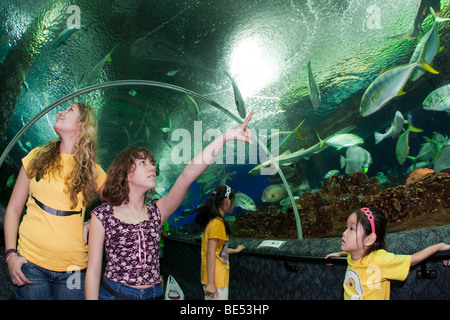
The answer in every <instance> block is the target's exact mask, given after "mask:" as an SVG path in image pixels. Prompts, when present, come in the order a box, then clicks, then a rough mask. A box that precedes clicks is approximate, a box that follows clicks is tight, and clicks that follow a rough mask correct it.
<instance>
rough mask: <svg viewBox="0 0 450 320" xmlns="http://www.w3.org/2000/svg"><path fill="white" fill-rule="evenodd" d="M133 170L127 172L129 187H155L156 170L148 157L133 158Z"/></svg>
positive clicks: (149, 188) (147, 188)
mask: <svg viewBox="0 0 450 320" xmlns="http://www.w3.org/2000/svg"><path fill="white" fill-rule="evenodd" d="M134 165H135V167H136V168H135V170H134V171H131V172H129V173H128V185H129V186H130V188H131V187H132V186H134V187H140V188H144V189H146V190H151V189H154V188H155V185H156V170H155V166H154V165H153V163H152V162H151V161H150V160H149V159H135V160H134Z"/></svg>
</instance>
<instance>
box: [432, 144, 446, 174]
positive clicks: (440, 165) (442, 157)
mask: <svg viewBox="0 0 450 320" xmlns="http://www.w3.org/2000/svg"><path fill="white" fill-rule="evenodd" d="M447 168H450V146H447V147H445V148H444V149H443V150H442V151H441V153H440V154H439V157H438V158H437V159H436V162H435V163H434V171H436V172H440V171H442V170H444V169H447Z"/></svg>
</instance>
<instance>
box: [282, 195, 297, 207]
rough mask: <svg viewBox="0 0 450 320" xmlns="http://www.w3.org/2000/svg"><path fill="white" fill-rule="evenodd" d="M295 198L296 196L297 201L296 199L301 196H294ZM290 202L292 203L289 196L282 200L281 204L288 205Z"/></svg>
mask: <svg viewBox="0 0 450 320" xmlns="http://www.w3.org/2000/svg"><path fill="white" fill-rule="evenodd" d="M293 198H294V201H295V200H297V199H299V198H300V197H299V196H293ZM290 204H291V198H289V197H287V198H284V199H283V200H281V201H280V206H282V207H287V206H288V205H290Z"/></svg>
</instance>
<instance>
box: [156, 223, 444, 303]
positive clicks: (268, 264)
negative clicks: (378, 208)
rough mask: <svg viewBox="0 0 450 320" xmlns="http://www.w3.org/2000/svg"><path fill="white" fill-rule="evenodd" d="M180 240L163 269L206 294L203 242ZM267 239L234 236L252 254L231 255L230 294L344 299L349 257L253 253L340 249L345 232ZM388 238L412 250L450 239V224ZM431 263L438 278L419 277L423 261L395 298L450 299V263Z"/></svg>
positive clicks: (396, 284)
mask: <svg viewBox="0 0 450 320" xmlns="http://www.w3.org/2000/svg"><path fill="white" fill-rule="evenodd" d="M174 238H175V237H172V239H174ZM177 240H181V241H184V242H178V241H168V242H167V245H166V249H165V250H166V252H165V258H164V260H163V261H162V264H161V265H162V273H163V274H165V275H166V276H167V275H168V274H171V275H172V276H174V277H175V279H176V280H177V282H178V283H179V285H180V286H181V288H182V289H183V291H184V293H185V296H186V299H194V300H196V299H203V295H202V288H201V285H200V245H199V243H198V242H197V243H196V242H195V241H194V239H193V238H192V237H188V236H185V237H181V236H180V237H177ZM261 241H262V240H260V239H232V240H231V241H230V247H236V246H237V245H238V244H244V245H245V246H246V247H247V249H246V252H247V254H246V253H244V252H242V253H240V254H236V255H230V263H231V273H230V293H229V297H230V299H232V300H241V299H245V300H260V299H265V300H277V299H283V300H294V299H301V300H303V299H304V300H311V299H325V300H328V299H338V300H339V299H342V296H343V291H342V282H343V279H344V275H345V269H346V262H345V260H342V259H341V260H338V261H335V263H334V265H332V266H329V265H327V264H326V263H322V262H315V261H313V262H295V261H292V260H291V259H289V258H287V259H286V260H285V261H286V262H285V261H283V260H279V259H269V258H263V257H261V256H253V255H250V254H251V253H254V254H262V253H270V254H276V255H279V254H282V255H286V256H289V255H291V256H317V257H324V256H325V255H326V254H327V253H330V252H335V251H339V250H340V238H328V239H304V240H288V241H287V242H286V243H285V244H284V246H283V247H281V249H267V248H264V249H261V248H259V249H258V248H257V247H258V245H259V244H260V243H261ZM386 241H387V246H388V250H389V251H390V252H395V253H398V254H412V253H415V252H417V251H420V250H421V249H423V248H425V247H427V246H429V245H432V244H435V243H438V242H446V243H450V226H444V227H438V228H432V229H426V230H418V231H408V232H400V233H395V234H389V235H387V237H386ZM319 261H320V259H319ZM286 264H287V266H286ZM425 267H426V269H427V270H435V271H436V273H435V274H436V278H435V279H432V280H430V279H426V280H424V279H416V273H417V272H418V271H420V270H421V268H422V265H417V266H415V267H412V268H411V270H410V273H409V275H408V278H407V279H406V281H404V282H400V281H392V282H391V299H392V300H436V299H450V267H444V266H443V264H442V261H433V260H429V261H427V262H426V263H425Z"/></svg>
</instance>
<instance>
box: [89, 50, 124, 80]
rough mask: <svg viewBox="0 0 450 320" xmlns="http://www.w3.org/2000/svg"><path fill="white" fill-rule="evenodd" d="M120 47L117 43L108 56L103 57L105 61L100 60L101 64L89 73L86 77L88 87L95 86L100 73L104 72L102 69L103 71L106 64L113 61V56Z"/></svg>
mask: <svg viewBox="0 0 450 320" xmlns="http://www.w3.org/2000/svg"><path fill="white" fill-rule="evenodd" d="M119 45H120V43H116V44H115V45H114V47H113V48H112V49H111V50H110V51H109V52H108V54H107V55H106V56H105V57H103V59H102V60H100V62H99V63H97V64H96V65H95V67H94V68H93V69H92V70H91V71H89V73H88V74H87V75H86V77H85V79H86V85H87V86H91V85H93V84H95V82H96V81H97V78H98V76H99V75H100V72H102V69H103V67H104V65H105V63H106V62H111V61H112V59H111V55H112V54H113V52H114V51H115V50H116V49H117V47H118V46H119Z"/></svg>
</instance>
